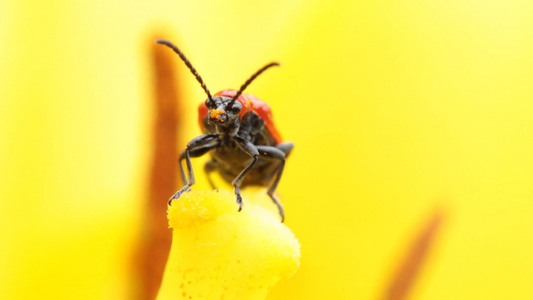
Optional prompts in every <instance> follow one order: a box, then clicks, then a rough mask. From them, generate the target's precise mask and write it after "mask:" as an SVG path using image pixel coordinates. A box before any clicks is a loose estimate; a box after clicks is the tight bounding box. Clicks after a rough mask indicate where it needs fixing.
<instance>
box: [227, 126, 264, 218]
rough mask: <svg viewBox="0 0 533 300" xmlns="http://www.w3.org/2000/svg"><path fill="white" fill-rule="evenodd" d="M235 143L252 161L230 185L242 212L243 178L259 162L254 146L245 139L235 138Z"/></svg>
mask: <svg viewBox="0 0 533 300" xmlns="http://www.w3.org/2000/svg"><path fill="white" fill-rule="evenodd" d="M235 141H236V142H237V146H238V147H239V148H240V149H241V150H242V151H244V153H246V154H248V155H250V156H251V157H252V161H251V162H250V163H249V164H248V165H247V166H246V168H244V170H242V172H241V173H239V175H237V177H235V180H233V182H232V183H231V184H232V185H233V187H234V188H235V196H236V197H237V204H239V210H238V211H241V210H242V204H243V203H242V196H241V189H240V187H241V184H242V182H243V181H244V178H245V177H246V175H247V174H248V173H249V172H250V170H251V169H252V168H253V167H254V165H255V164H256V163H257V161H258V160H259V152H258V151H257V148H256V146H255V145H254V144H253V143H252V142H250V141H247V140H245V139H242V138H239V137H235Z"/></svg>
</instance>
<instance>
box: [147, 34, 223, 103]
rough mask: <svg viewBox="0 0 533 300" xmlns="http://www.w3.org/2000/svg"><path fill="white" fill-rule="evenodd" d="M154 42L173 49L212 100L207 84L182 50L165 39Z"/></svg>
mask: <svg viewBox="0 0 533 300" xmlns="http://www.w3.org/2000/svg"><path fill="white" fill-rule="evenodd" d="M155 42H156V43H158V44H161V45H165V46H167V47H169V48H170V49H172V50H174V52H176V54H178V55H179V56H180V58H181V60H183V62H184V63H185V65H187V67H188V68H189V70H191V73H192V75H194V77H196V80H197V81H198V82H199V83H200V85H201V86H202V88H203V89H204V91H205V93H206V94H207V97H209V99H210V100H213V97H212V96H211V93H210V92H209V89H208V88H207V86H206V85H205V83H204V81H203V80H202V77H200V74H198V72H197V71H196V69H195V68H194V67H193V66H192V64H191V62H190V61H189V60H188V59H187V57H185V54H183V52H181V50H180V49H178V47H176V45H174V44H172V43H171V42H169V41H167V40H163V39H158V40H156V41H155Z"/></svg>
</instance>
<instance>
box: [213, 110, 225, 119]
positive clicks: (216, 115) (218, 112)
mask: <svg viewBox="0 0 533 300" xmlns="http://www.w3.org/2000/svg"><path fill="white" fill-rule="evenodd" d="M224 113H226V111H225V110H223V109H221V110H218V109H213V110H212V111H211V118H213V119H217V120H218V119H220V115H222V114H224Z"/></svg>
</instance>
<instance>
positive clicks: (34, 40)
mask: <svg viewBox="0 0 533 300" xmlns="http://www.w3.org/2000/svg"><path fill="white" fill-rule="evenodd" d="M196 2H197V3H200V2H202V3H203V4H194V3H193V1H158V2H155V3H152V2H150V3H149V2H145V3H141V2H134V3H130V2H127V1H86V3H81V2H80V3H77V2H75V1H55V2H49V1H27V0H26V1H11V0H8V1H2V2H0V192H1V198H2V199H1V201H0V296H1V297H2V298H3V299H30V298H33V299H37V298H41V299H42V298H45V299H48V298H49V299H67V298H68V299H117V298H122V297H125V295H127V290H128V289H129V286H128V284H129V282H128V277H127V272H128V265H127V264H128V263H129V260H128V259H127V258H128V255H129V253H130V250H131V247H132V245H133V244H134V241H135V237H136V231H137V230H138V228H139V226H140V224H139V220H140V217H141V216H142V213H143V211H142V209H141V207H142V205H141V198H142V196H144V195H145V191H146V187H147V182H146V174H147V166H148V158H149V155H150V153H151V152H150V151H151V145H150V143H151V137H150V136H149V135H148V134H149V132H150V126H151V121H152V119H151V115H152V106H151V103H150V102H149V101H150V91H151V90H150V88H151V86H150V84H151V78H150V65H149V63H150V59H149V56H148V55H149V51H148V50H149V49H150V47H151V46H152V45H151V43H152V40H151V39H152V37H153V35H154V34H156V33H159V34H160V35H161V37H162V38H168V39H171V40H172V41H174V42H175V43H177V44H178V45H179V46H180V47H181V48H182V50H183V51H184V52H185V53H186V54H187V56H188V57H189V58H190V59H191V61H192V62H193V64H194V66H195V67H196V68H197V69H198V70H199V72H200V74H201V75H202V77H203V78H204V80H205V81H206V83H207V85H208V86H209V88H210V89H211V90H212V91H217V90H221V89H224V88H237V87H238V86H240V84H242V83H243V81H244V80H245V79H246V78H247V77H248V76H249V75H250V74H251V73H252V72H253V71H255V70H256V69H257V68H259V67H260V66H262V65H263V64H264V63H266V62H268V61H271V60H279V61H281V62H282V68H280V69H275V70H270V71H268V72H267V73H265V75H262V76H261V78H259V79H258V80H257V81H256V82H254V83H253V84H252V85H251V86H250V88H249V89H248V90H247V91H248V92H250V93H253V94H255V95H256V96H258V97H259V98H262V99H263V100H266V101H267V102H269V103H270V104H271V106H272V108H273V111H274V115H275V119H276V124H277V126H278V128H279V129H280V131H281V133H282V135H283V136H284V138H285V139H286V140H290V141H293V142H294V143H295V145H296V148H295V150H294V152H293V153H292V154H291V157H290V159H289V162H288V164H287V167H286V173H285V174H284V178H283V179H282V183H281V184H280V187H279V189H278V190H279V192H280V194H281V195H282V196H283V202H284V205H285V210H286V214H287V225H288V226H289V227H291V229H292V230H293V231H294V232H295V234H296V236H297V237H298V238H299V239H300V242H301V244H302V266H301V268H300V270H299V272H298V273H297V274H296V275H295V276H294V277H293V278H292V279H290V280H288V281H285V282H282V283H280V284H279V285H278V286H277V287H276V288H275V289H274V290H273V292H272V293H271V295H270V297H271V298H272V299H295V298H299V299H312V298H313V299H375V298H379V297H381V296H382V295H383V294H384V291H385V290H386V288H387V286H388V284H389V280H390V278H391V275H392V273H393V271H394V269H395V268H396V267H397V265H398V263H399V261H400V260H401V258H402V257H403V255H404V254H405V252H406V251H407V249H408V248H409V244H410V243H411V241H412V240H413V238H414V236H415V235H416V233H417V232H418V231H419V228H420V227H421V226H422V225H423V224H424V222H425V221H426V220H427V219H428V217H429V216H430V215H431V214H432V212H433V211H434V210H435V209H436V208H437V207H440V208H441V209H443V210H444V211H445V212H446V217H445V220H444V223H443V227H442V230H441V231H440V232H439V234H438V236H437V239H436V240H435V244H434V247H432V249H431V252H430V256H429V257H428V260H427V261H426V264H425V265H424V266H423V268H422V269H421V273H420V276H419V277H418V278H417V280H416V282H415V285H414V287H413V289H412V291H411V293H410V296H411V299H531V298H532V297H533V291H532V287H531V283H532V281H533V255H532V254H533V237H532V228H533V201H532V192H533V189H532V186H533V185H532V180H533V172H532V171H533V168H532V163H533V161H532V150H533V140H532V133H533V132H532V126H533V124H532V123H533V122H532V111H533V110H532V98H533V97H532V96H533V88H532V86H533V85H532V82H533V76H532V74H533V59H532V58H533V56H532V51H533V26H532V25H533V20H532V19H533V18H532V16H533V14H532V11H533V5H532V3H531V1H478V0H466V1H464V0H451V1H429V0H425V1H424V0H417V1H415V0H408V1H366V2H362V1H332V2H330V3H329V4H327V2H326V1H257V2H253V1H237V0H235V1H196ZM176 64H177V65H178V66H179V72H180V74H182V75H183V76H181V78H183V84H182V86H186V87H187V90H186V91H185V93H186V94H187V95H188V96H189V97H188V99H190V100H189V102H187V104H186V105H187V111H186V112H183V114H182V115H183V116H185V117H186V118H187V120H186V121H185V122H186V123H187V124H190V126H189V127H187V128H186V129H184V130H186V134H184V136H187V137H188V138H187V139H189V138H192V137H194V136H196V135H197V134H199V129H198V128H197V123H196V106H197V105H198V103H200V102H201V101H202V100H203V99H204V98H205V95H204V94H203V91H202V90H201V88H200V86H199V85H198V84H197V83H196V82H195V80H194V78H193V77H192V76H190V74H189V73H188V71H187V70H186V69H185V67H184V66H182V65H181V64H180V62H179V61H178V58H177V57H176ZM186 142H187V141H186V140H184V141H181V144H180V147H183V145H184V143H186ZM169 163H174V162H169ZM195 166H197V169H198V168H199V166H200V164H195ZM197 173H198V174H199V176H198V177H199V179H200V180H202V178H203V175H200V174H201V172H197ZM202 186H205V185H202V183H200V184H199V186H198V187H197V188H202ZM165 200H166V199H162V201H165Z"/></svg>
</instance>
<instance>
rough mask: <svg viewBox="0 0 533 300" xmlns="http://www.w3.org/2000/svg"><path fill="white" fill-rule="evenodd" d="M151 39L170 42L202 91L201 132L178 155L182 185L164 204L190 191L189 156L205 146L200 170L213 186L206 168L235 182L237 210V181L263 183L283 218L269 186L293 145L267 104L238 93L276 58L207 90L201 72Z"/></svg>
mask: <svg viewBox="0 0 533 300" xmlns="http://www.w3.org/2000/svg"><path fill="white" fill-rule="evenodd" d="M156 42H157V43H159V44H162V45H165V46H168V47H170V48H171V49H172V50H174V52H176V53H177V54H178V55H179V57H180V58H181V60H183V62H184V63H185V65H187V67H188V68H189V70H190V71H191V73H192V74H193V75H194V77H196V80H197V81H198V82H199V83H200V85H201V86H202V88H203V90H204V91H205V93H206V94H207V100H205V103H202V104H201V105H200V107H199V108H198V112H199V122H200V127H201V128H202V132H203V134H202V135H200V136H198V137H196V138H194V139H192V140H191V141H190V142H189V143H188V144H187V148H186V149H185V150H184V151H183V152H182V153H181V155H180V158H179V164H180V171H181V176H182V178H183V182H184V183H185V185H184V186H183V187H182V188H181V189H180V190H179V191H177V192H176V193H175V194H174V195H173V196H172V197H170V199H169V201H168V204H169V205H172V201H173V200H176V199H178V198H179V197H180V196H181V195H182V194H183V193H185V192H188V191H190V190H191V186H192V185H193V184H194V183H195V179H194V172H193V169H192V164H191V157H200V156H202V155H204V154H206V153H207V152H210V154H211V160H209V161H208V162H207V163H206V164H205V166H204V170H205V173H206V175H207V179H208V181H209V184H210V185H211V187H212V188H213V189H214V188H215V186H214V184H213V181H212V180H211V178H210V174H211V173H212V172H213V171H218V172H219V173H220V175H221V176H222V178H224V180H226V181H227V182H229V183H231V184H232V185H233V187H234V188H235V196H236V201H237V204H238V205H239V210H238V211H241V209H242V205H243V202H242V196H241V187H244V186H247V185H260V186H266V187H268V191H267V194H268V195H269V196H270V198H271V199H272V201H273V202H274V203H275V204H276V206H277V207H278V210H279V214H280V216H281V221H282V222H283V221H284V219H285V214H284V212H283V207H282V206H281V204H280V203H279V201H278V200H277V199H276V197H275V196H274V192H275V190H276V187H277V186H278V183H279V180H280V178H281V174H282V173H283V168H284V167H285V160H286V159H287V157H288V156H289V154H290V152H291V150H292V148H293V146H294V145H293V144H292V143H289V142H282V140H281V136H280V134H279V133H278V131H277V130H276V127H275V125H274V121H273V119H272V112H271V110H270V106H269V105H268V104H267V103H265V102H263V101H261V100H260V99H258V98H256V97H254V96H252V95H249V94H243V93H242V92H243V91H244V90H245V89H246V87H248V85H250V83H251V82H252V81H253V80H254V79H255V78H256V77H257V76H259V75H260V74H261V73H263V72H264V71H265V70H267V69H268V68H270V67H273V66H279V63H277V62H273V63H269V64H267V65H265V66H264V67H262V68H261V69H259V70H258V71H257V72H255V73H254V74H253V75H252V76H251V77H250V78H248V80H246V81H245V82H244V84H243V85H242V86H241V87H240V89H239V90H222V91H220V92H218V93H216V94H215V95H214V96H212V95H211V93H210V92H209V89H208V88H207V86H206V85H205V83H204V81H203V80H202V77H200V75H199V74H198V72H197V71H196V69H195V68H194V67H193V66H192V64H191V63H190V62H189V60H188V59H187V58H186V57H185V55H184V54H183V53H182V52H181V51H180V50H179V49H178V47H176V46H175V45H174V44H172V43H170V42H169V41H166V40H157V41H156ZM183 160H185V161H186V164H187V171H188V176H187V177H188V180H187V177H186V176H185V172H184V170H183V164H182V161H183Z"/></svg>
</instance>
